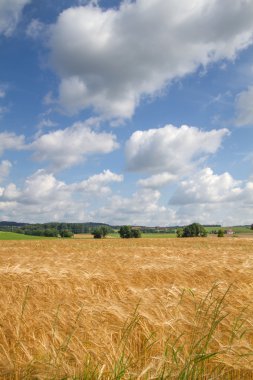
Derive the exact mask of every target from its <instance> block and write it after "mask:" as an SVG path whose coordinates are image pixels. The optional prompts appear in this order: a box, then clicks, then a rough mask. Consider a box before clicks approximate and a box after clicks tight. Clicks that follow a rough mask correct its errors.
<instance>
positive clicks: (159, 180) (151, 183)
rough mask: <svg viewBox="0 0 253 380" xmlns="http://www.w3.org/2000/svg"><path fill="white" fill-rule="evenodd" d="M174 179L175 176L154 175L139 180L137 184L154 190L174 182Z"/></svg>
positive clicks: (166, 174) (168, 174)
mask: <svg viewBox="0 0 253 380" xmlns="http://www.w3.org/2000/svg"><path fill="white" fill-rule="evenodd" d="M176 179H177V176H176V175H173V174H170V173H166V172H164V173H159V174H154V175H152V176H150V177H148V178H145V179H140V180H139V181H138V182H137V183H138V185H139V186H142V187H146V188H150V189H156V188H158V187H162V186H164V185H167V184H169V183H172V182H175V180H176Z"/></svg>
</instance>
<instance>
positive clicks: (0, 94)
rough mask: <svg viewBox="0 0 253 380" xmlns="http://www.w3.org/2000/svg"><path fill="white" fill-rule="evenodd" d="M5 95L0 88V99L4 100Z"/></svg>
mask: <svg viewBox="0 0 253 380" xmlns="http://www.w3.org/2000/svg"><path fill="white" fill-rule="evenodd" d="M5 95H6V92H5V90H4V89H3V88H1V87H0V98H4V97H5Z"/></svg>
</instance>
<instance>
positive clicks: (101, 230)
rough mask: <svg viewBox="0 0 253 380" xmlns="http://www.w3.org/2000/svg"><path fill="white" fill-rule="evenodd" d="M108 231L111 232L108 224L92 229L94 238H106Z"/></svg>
mask: <svg viewBox="0 0 253 380" xmlns="http://www.w3.org/2000/svg"><path fill="white" fill-rule="evenodd" d="M108 233H109V229H108V228H107V227H106V226H100V227H97V228H95V229H94V230H93V231H92V235H93V236H94V239H102V238H105V237H106V235H108Z"/></svg>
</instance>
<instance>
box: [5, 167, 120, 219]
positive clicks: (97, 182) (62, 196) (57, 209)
mask: <svg viewBox="0 0 253 380" xmlns="http://www.w3.org/2000/svg"><path fill="white" fill-rule="evenodd" d="M122 180H123V176H121V175H118V174H116V173H113V172H111V171H110V170H104V171H103V172H102V173H100V174H96V175H93V176H91V177H89V178H88V179H86V180H84V181H81V182H80V183H71V184H66V183H65V182H63V181H60V180H58V179H57V178H56V177H55V176H54V174H52V173H49V172H47V171H45V170H42V169H41V170H38V171H37V172H35V173H34V174H33V175H31V176H30V177H28V178H27V179H26V180H25V183H24V186H23V188H17V186H16V185H15V184H14V183H10V184H9V185H7V186H6V187H2V188H0V211H2V212H3V211H4V212H5V215H6V217H8V218H9V219H10V218H14V220H23V221H31V222H32V221H34V222H36V221H41V222H47V221H49V220H58V221H60V220H66V221H78V220H81V221H84V220H89V215H90V214H89V209H88V208H89V203H90V201H93V200H94V197H96V201H98V200H99V198H101V199H104V198H103V197H104V195H105V194H107V193H108V192H110V187H109V186H108V185H109V184H110V183H113V182H121V181H122ZM93 206H94V205H93ZM84 218H85V219H84Z"/></svg>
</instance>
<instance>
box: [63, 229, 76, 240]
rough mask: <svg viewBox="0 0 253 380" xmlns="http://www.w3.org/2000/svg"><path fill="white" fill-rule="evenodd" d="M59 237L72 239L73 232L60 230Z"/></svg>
mask: <svg viewBox="0 0 253 380" xmlns="http://www.w3.org/2000/svg"><path fill="white" fill-rule="evenodd" d="M60 236H61V237H62V238H72V237H73V236H74V234H73V232H72V231H69V230H62V231H60Z"/></svg>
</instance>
